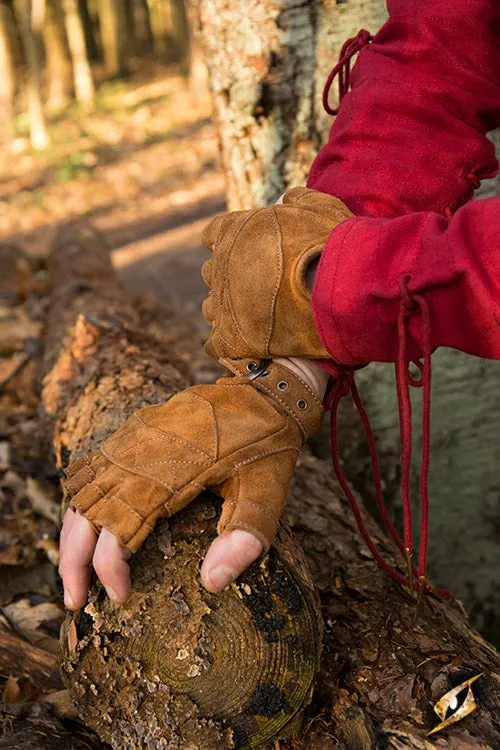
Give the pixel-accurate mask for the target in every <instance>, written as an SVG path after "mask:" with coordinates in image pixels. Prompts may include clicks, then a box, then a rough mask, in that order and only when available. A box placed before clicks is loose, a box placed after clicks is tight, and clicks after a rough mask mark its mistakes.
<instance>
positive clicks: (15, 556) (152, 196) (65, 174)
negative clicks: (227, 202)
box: [0, 68, 224, 748]
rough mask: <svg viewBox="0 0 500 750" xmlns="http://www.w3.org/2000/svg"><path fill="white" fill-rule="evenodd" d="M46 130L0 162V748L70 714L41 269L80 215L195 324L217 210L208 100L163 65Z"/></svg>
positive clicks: (135, 277)
mask: <svg viewBox="0 0 500 750" xmlns="http://www.w3.org/2000/svg"><path fill="white" fill-rule="evenodd" d="M50 134H51V137H52V144H53V145H52V146H51V148H50V150H48V151H46V152H43V153H36V152H33V151H32V150H30V148H29V144H28V141H27V139H25V138H23V137H20V138H19V139H18V140H17V141H16V143H15V144H14V146H15V147H14V153H13V154H12V155H11V156H10V157H9V159H8V160H7V158H6V156H5V154H4V155H3V162H2V163H1V164H0V698H1V699H2V700H1V701H0V747H2V748H3V747H14V746H17V745H12V744H9V741H8V740H2V736H3V732H4V731H5V732H7V733H8V731H9V728H11V727H12V726H13V722H15V721H17V720H20V717H21V716H23V717H24V716H25V714H26V710H25V707H26V706H30V707H33V706H37V711H36V712H35V713H36V716H37V717H38V718H37V719H36V720H37V721H39V720H40V715H39V711H40V709H39V706H40V703H39V702H40V701H41V700H43V703H44V705H45V704H46V703H47V701H48V702H49V703H50V702H51V703H52V704H55V706H56V709H55V711H56V713H58V715H61V716H63V717H66V718H67V717H68V716H69V717H70V716H71V715H72V709H71V706H70V705H69V704H68V701H67V693H66V691H64V690H63V685H62V683H61V682H60V678H59V676H58V672H57V666H56V660H57V653H58V633H59V627H60V624H61V622H62V620H63V617H64V609H63V606H62V604H61V591H60V585H59V582H58V576H57V565H58V547H57V536H58V527H59V506H60V496H59V488H58V485H59V482H58V477H57V475H56V474H55V471H54V469H53V467H52V465H51V463H50V460H48V458H47V456H48V454H49V451H48V449H47V446H45V445H44V444H43V442H42V441H41V438H40V422H39V419H40V415H39V388H40V383H39V364H40V352H41V347H42V341H43V326H44V315H45V311H46V307H47V301H48V286H47V272H46V263H45V260H46V257H47V255H48V252H49V251H50V246H51V243H52V241H53V238H54V235H55V232H56V231H57V228H58V227H59V226H60V225H61V224H62V223H63V222H65V221H67V220H70V219H72V218H77V217H81V216H85V217H90V218H91V220H92V223H93V224H94V225H95V226H96V227H97V228H98V229H99V230H101V232H102V233H103V235H104V237H105V239H106V240H107V242H108V244H109V246H110V247H111V249H112V253H113V259H114V262H115V265H116V267H117V268H118V270H119V273H120V276H121V278H122V281H123V283H124V285H125V287H126V288H127V290H128V291H129V292H130V293H131V294H132V295H139V294H142V293H143V292H146V291H152V292H153V293H155V294H156V295H158V296H159V297H161V298H162V299H164V300H167V301H169V302H170V303H171V304H172V305H173V306H174V307H176V308H177V309H178V310H179V311H180V312H181V313H182V314H183V315H186V316H188V317H189V319H190V320H191V321H192V322H193V323H194V324H195V325H197V326H200V327H202V326H203V323H202V319H201V315H200V314H199V308H200V304H201V300H202V298H203V288H204V285H203V282H202V280H201V276H200V274H199V267H200V265H201V263H202V259H203V257H204V255H206V251H205V250H203V249H202V248H201V246H200V235H201V231H202V229H203V226H204V225H205V224H206V223H207V222H208V220H209V219H210V217H211V216H212V215H213V214H215V213H217V212H219V211H221V210H223V208H224V182H223V178H222V175H221V173H220V171H219V169H218V165H217V141H216V133H215V128H214V126H213V125H212V123H211V121H210V100H209V97H208V95H207V93H206V92H204V91H203V92H201V93H200V92H198V93H197V94H196V95H194V94H193V92H190V91H189V90H188V89H187V87H186V85H185V82H184V81H183V80H182V79H181V78H180V77H179V76H176V75H175V74H173V73H172V71H171V70H168V69H161V68H157V69H155V70H154V71H153V75H151V71H148V75H146V74H142V73H141V72H139V73H138V74H137V75H136V76H134V77H133V78H131V79H129V80H128V81H125V82H123V81H122V82H115V83H113V84H106V85H104V86H103V87H102V89H101V91H100V93H99V98H98V104H97V108H96V111H95V112H94V113H93V114H89V115H84V114H82V113H80V112H79V111H78V109H77V108H76V107H72V108H70V109H68V110H67V111H66V112H64V113H63V114H62V115H60V116H59V117H58V118H57V119H54V120H53V121H52V122H51V124H50ZM195 271H196V272H195ZM47 696H48V697H47ZM7 704H8V705H7ZM13 705H14V706H18V710H17V709H16V710H13V708H12V706H13ZM44 710H46V709H44ZM16 711H17V713H16ZM29 711H32V708H30V709H29ZM16 717H17V718H16ZM4 741H6V742H7V744H4ZM61 742H62V745H61V744H60V745H59V747H65V744H64V742H63V741H62V740H61ZM22 746H23V747H24V745H22ZM83 746H85V747H87V745H85V743H84V745H82V747H83ZM26 747H28V745H26ZM44 747H45V746H44ZM71 747H73V745H72V744H71ZM74 747H77V745H74ZM78 747H80V745H78Z"/></svg>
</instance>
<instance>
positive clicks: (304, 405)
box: [297, 398, 307, 411]
mask: <svg viewBox="0 0 500 750" xmlns="http://www.w3.org/2000/svg"><path fill="white" fill-rule="evenodd" d="M297 406H298V407H299V409H300V411H304V409H307V401H305V400H304V399H303V398H301V399H299V400H298V401H297Z"/></svg>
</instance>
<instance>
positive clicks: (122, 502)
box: [101, 490, 146, 533]
mask: <svg viewBox="0 0 500 750" xmlns="http://www.w3.org/2000/svg"><path fill="white" fill-rule="evenodd" d="M101 499H103V500H104V499H105V498H104V497H103V498H101ZM107 499H108V501H110V500H113V501H117V502H119V503H120V504H121V505H124V506H125V507H126V508H127V509H128V510H130V511H131V512H132V513H134V514H135V515H136V516H137V518H139V519H140V521H141V525H142V524H143V523H144V522H145V521H146V518H144V517H143V516H141V514H140V513H139V511H137V510H136V509H135V508H133V507H132V506H131V505H129V504H128V503H127V502H125V500H122V499H121V497H119V495H118V490H117V492H116V493H115V494H114V495H109V494H108V496H107ZM136 533H137V532H136Z"/></svg>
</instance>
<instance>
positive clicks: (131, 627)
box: [43, 226, 321, 750]
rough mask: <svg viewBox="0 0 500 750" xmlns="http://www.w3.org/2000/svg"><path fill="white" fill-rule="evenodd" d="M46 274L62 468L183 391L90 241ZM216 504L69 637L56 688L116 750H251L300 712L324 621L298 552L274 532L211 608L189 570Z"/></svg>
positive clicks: (158, 545)
mask: <svg viewBox="0 0 500 750" xmlns="http://www.w3.org/2000/svg"><path fill="white" fill-rule="evenodd" d="M51 273H52V280H53V294H52V301H51V306H50V311H49V315H48V336H47V349H46V355H45V361H46V366H47V374H46V376H45V378H44V388H43V403H44V407H45V411H46V416H47V421H48V424H49V427H50V430H51V431H52V433H53V442H54V448H55V453H56V460H57V463H58V465H64V464H65V463H66V462H67V460H68V459H69V458H71V459H74V458H77V457H78V456H79V455H81V454H82V453H84V452H86V451H88V450H92V449H95V448H96V447H97V446H98V445H99V444H100V442H101V441H102V439H103V438H104V437H105V435H107V434H109V433H110V432H111V431H112V430H114V429H116V428H117V427H118V425H119V424H121V423H122V422H123V420H124V419H125V418H126V417H127V416H128V415H129V414H130V413H131V412H132V411H134V410H135V409H137V408H138V407H141V406H145V405H147V404H152V403H157V402H159V401H165V400H167V399H168V398H169V397H170V396H171V395H172V394H173V393H174V392H176V391H178V390H180V389H181V388H183V387H185V386H186V381H185V380H183V379H182V377H181V376H180V374H179V373H178V371H177V370H176V369H175V368H174V367H173V366H172V365H171V364H170V363H169V362H168V359H172V356H171V354H169V351H171V347H169V348H168V349H166V348H164V347H162V345H161V342H160V341H159V340H157V339H153V338H150V337H149V336H148V335H146V334H145V333H144V332H143V331H139V330H138V328H137V323H136V317H135V314H134V311H133V309H132V307H131V305H130V303H129V301H128V300H127V298H126V297H125V295H124V293H123V292H122V291H121V288H120V287H119V285H118V283H117V281H116V277H115V276H114V273H113V271H112V268H111V265H110V262H109V257H108V256H107V254H106V252H105V249H104V248H103V246H102V243H101V241H100V238H99V237H98V236H97V235H95V234H93V233H92V231H91V230H90V229H88V228H85V227H81V226H79V227H72V228H69V229H67V230H66V231H64V232H63V233H62V234H61V235H60V236H59V239H58V241H57V242H56V245H55V248H54V253H53V257H52V261H51ZM176 348H177V350H179V346H177V347H176ZM217 505H218V503H217V501H216V499H215V498H214V497H212V496H210V495H208V494H205V495H204V496H203V497H202V498H200V501H199V502H198V503H195V504H193V506H192V507H191V508H189V509H187V510H186V511H185V512H183V513H181V514H179V515H177V516H176V517H175V518H173V519H171V520H169V521H168V522H167V521H164V522H163V523H160V524H158V528H157V531H156V533H155V534H154V535H152V536H151V538H150V539H149V540H148V541H147V543H146V544H145V545H144V546H143V548H142V549H141V550H140V551H139V553H138V554H137V555H136V557H135V559H134V563H133V565H132V589H133V594H132V596H131V597H130V600H129V601H128V602H127V604H126V605H125V606H124V607H121V608H116V607H115V606H113V605H112V604H111V603H110V602H109V601H108V600H106V598H105V597H104V596H103V592H102V590H101V589H100V587H98V586H96V587H95V588H94V589H93V591H92V593H91V596H90V602H89V605H88V606H87V607H86V608H85V609H84V610H83V611H81V612H79V613H77V614H76V616H75V617H74V618H73V619H70V620H69V621H68V622H67V625H66V629H65V632H64V635H63V641H62V643H63V654H64V658H63V662H62V666H63V674H64V675H65V677H66V679H67V681H68V684H69V687H70V690H71V691H72V695H73V698H74V700H75V701H76V702H78V703H79V705H80V707H81V715H82V716H85V719H86V721H87V722H88V724H89V725H90V726H91V727H92V728H93V729H95V730H96V731H97V732H98V733H99V735H100V736H101V737H102V738H103V739H105V740H107V741H110V742H111V743H112V744H113V746H114V747H115V748H121V747H123V748H135V747H137V748H140V747H144V746H146V747H149V746H151V747H159V748H160V747H165V748H166V747H169V746H170V747H174V746H175V747H178V748H179V750H180V749H181V748H186V750H187V748H188V747H200V748H201V747H203V748H209V747H214V748H215V747H228V748H230V747H236V746H239V747H254V746H256V745H258V744H261V743H262V742H264V741H267V740H268V739H270V738H272V737H274V736H275V735H276V734H277V733H279V732H281V731H282V729H283V728H284V727H285V726H287V725H289V724H290V722H293V721H294V720H295V719H296V717H297V715H298V714H301V712H302V711H303V709H304V707H305V705H306V704H307V703H308V702H309V699H310V696H311V693H312V688H313V685H314V678H315V674H316V671H317V668H318V665H319V653H320V642H321V617H320V614H319V604H318V600H317V596H316V594H315V590H314V586H313V584H312V581H311V579H310V576H309V573H308V570H307V567H306V565H305V563H304V560H303V557H302V555H301V552H300V550H299V548H298V546H297V544H296V543H295V542H294V541H293V539H292V538H291V535H290V533H289V531H288V530H287V528H286V526H285V525H283V527H282V529H281V530H280V534H279V538H278V540H277V543H276V545H275V546H274V547H273V550H272V551H271V553H270V554H269V555H268V556H267V557H266V558H265V559H264V560H263V561H262V562H261V564H259V565H256V566H253V568H252V570H251V571H249V572H248V574H247V575H246V576H245V577H244V578H242V580H241V581H240V582H239V583H238V585H237V586H236V585H235V586H233V587H232V588H231V589H230V590H229V591H226V592H225V593H224V594H223V595H221V596H218V597H217V596H214V595H210V594H209V593H208V592H206V591H205V590H204V589H203V588H202V587H201V585H200V583H199V577H198V569H199V566H200V562H201V560H202V559H203V557H204V555H205V552H206V550H207V548H208V545H209V543H210V541H211V540H212V539H213V538H214V537H215V535H216V516H217V514H218V509H217ZM235 659H236V663H235ZM236 670H237V671H236ZM148 743H149V744H148ZM166 743H170V744H166Z"/></svg>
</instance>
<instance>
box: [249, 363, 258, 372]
mask: <svg viewBox="0 0 500 750" xmlns="http://www.w3.org/2000/svg"><path fill="white" fill-rule="evenodd" d="M257 367H258V365H257V362H248V364H247V370H248V372H253V371H254V370H256V369H257Z"/></svg>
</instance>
